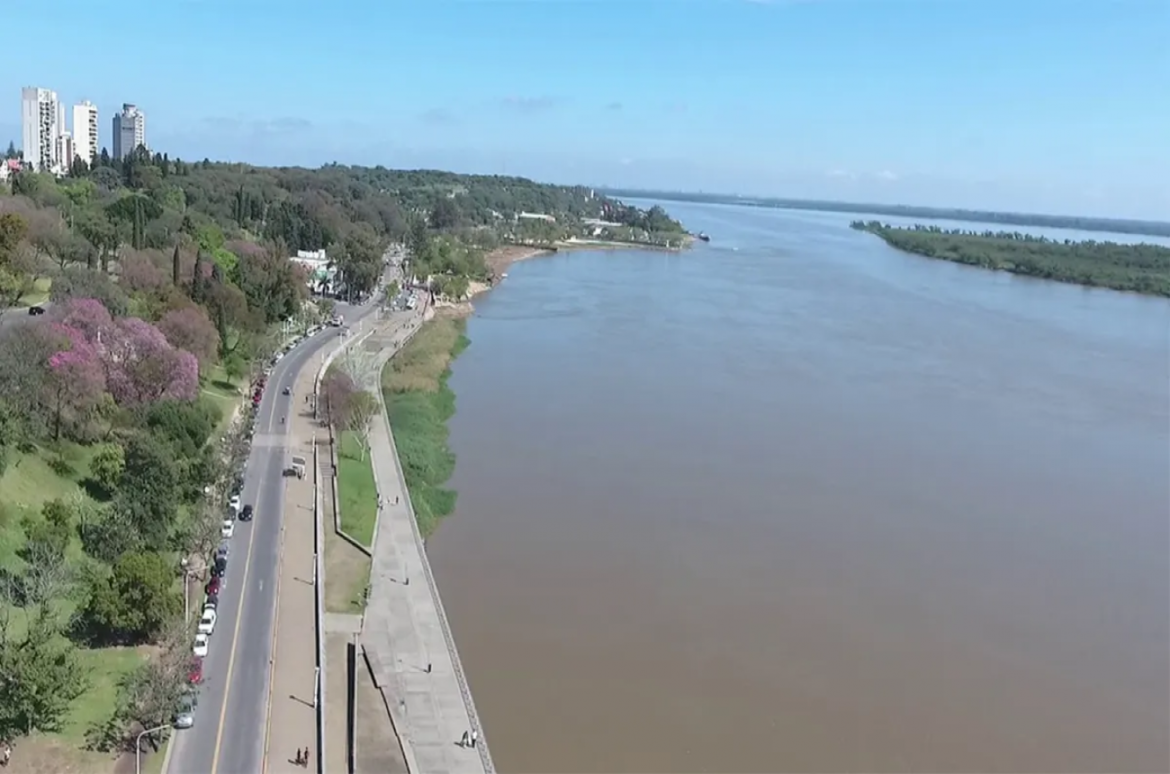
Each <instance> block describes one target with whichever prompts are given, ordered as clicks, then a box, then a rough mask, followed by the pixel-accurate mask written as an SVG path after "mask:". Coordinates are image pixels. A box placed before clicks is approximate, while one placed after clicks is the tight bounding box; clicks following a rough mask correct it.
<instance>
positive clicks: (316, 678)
mask: <svg viewBox="0 0 1170 774" xmlns="http://www.w3.org/2000/svg"><path fill="white" fill-rule="evenodd" d="M320 695H321V667H313V709H317V699H318V697H320Z"/></svg>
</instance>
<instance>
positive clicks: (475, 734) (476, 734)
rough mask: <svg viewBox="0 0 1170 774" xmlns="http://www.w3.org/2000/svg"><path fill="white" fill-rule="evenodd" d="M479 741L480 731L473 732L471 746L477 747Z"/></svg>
mask: <svg viewBox="0 0 1170 774" xmlns="http://www.w3.org/2000/svg"><path fill="white" fill-rule="evenodd" d="M478 741H479V732H478V731H472V732H471V746H472V747H475V745H476V743H477V742H478Z"/></svg>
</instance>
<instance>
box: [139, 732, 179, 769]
mask: <svg viewBox="0 0 1170 774" xmlns="http://www.w3.org/2000/svg"><path fill="white" fill-rule="evenodd" d="M170 727H171V724H170V723H167V724H166V725H165V726H158V727H157V728H148V729H146V730H145V731H143V732H142V733H141V734H139V735H138V738H137V739H135V740H134V772H135V774H142V737H144V736H146V735H147V734H153V733H154V732H155V731H162V730H163V729H164V728H170Z"/></svg>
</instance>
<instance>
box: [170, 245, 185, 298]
mask: <svg viewBox="0 0 1170 774" xmlns="http://www.w3.org/2000/svg"><path fill="white" fill-rule="evenodd" d="M182 265H183V264H182V259H181V258H180V255H179V243H178V242H176V243H175V253H174V255H172V256H171V282H173V283H174V285H175V287H179V286H180V285H181V284H182Z"/></svg>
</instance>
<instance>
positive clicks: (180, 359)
mask: <svg viewBox="0 0 1170 774" xmlns="http://www.w3.org/2000/svg"><path fill="white" fill-rule="evenodd" d="M56 325H57V326H59V329H60V331H61V332H62V333H63V334H65V335H66V337H67V339H68V341H69V345H68V346H67V347H63V348H62V352H65V351H69V352H73V351H75V350H74V347H75V346H76V347H78V349H77V350H76V351H78V352H81V351H83V350H82V349H80V347H81V345H82V343H84V345H86V346H87V347H88V348H89V349H88V350H84V351H86V352H89V351H92V352H93V360H96V362H97V363H98V364H99V365H100V367H101V370H102V371H103V377H104V382H103V383H104V385H105V387H107V388H108V389H109V391H110V393H111V394H112V395H113V396H114V400H115V401H116V402H117V403H118V404H119V405H124V406H128V405H138V404H141V403H152V402H154V401H157V400H163V399H174V400H194V399H195V398H196V397H197V396H198V394H199V361H198V360H197V359H196V357H195V356H194V355H192V354H191V353H190V352H186V351H184V350H181V349H176V348H175V347H173V346H171V343H170V342H168V341H167V338H166V336H164V335H163V333H162V331H160V330H159V329H158V328H156V327H155V326H153V325H151V324H150V323H148V322H146V321H145V320H140V319H138V318H137V317H130V318H125V319H119V320H115V319H114V318H113V317H111V315H110V313H109V311H108V310H107V309H106V308H105V306H103V305H102V303H101V302H100V301H97V300H95V299H92V298H80V299H71V300H70V301H69V302H67V303H66V304H64V305H63V309H62V311H61V313H60V317H59V319H58V321H57V323H56ZM78 357H80V356H78ZM68 360H69V358H68V357H67V358H66V359H65V361H68ZM65 361H63V362H65ZM85 362H86V363H87V364H88V363H90V362H91V361H90V360H86V361H85ZM68 367H71V368H72V367H78V368H80V366H79V365H77V366H68ZM87 367H88V365H87ZM62 368H66V366H65V365H63V366H62ZM63 373H64V372H63Z"/></svg>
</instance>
